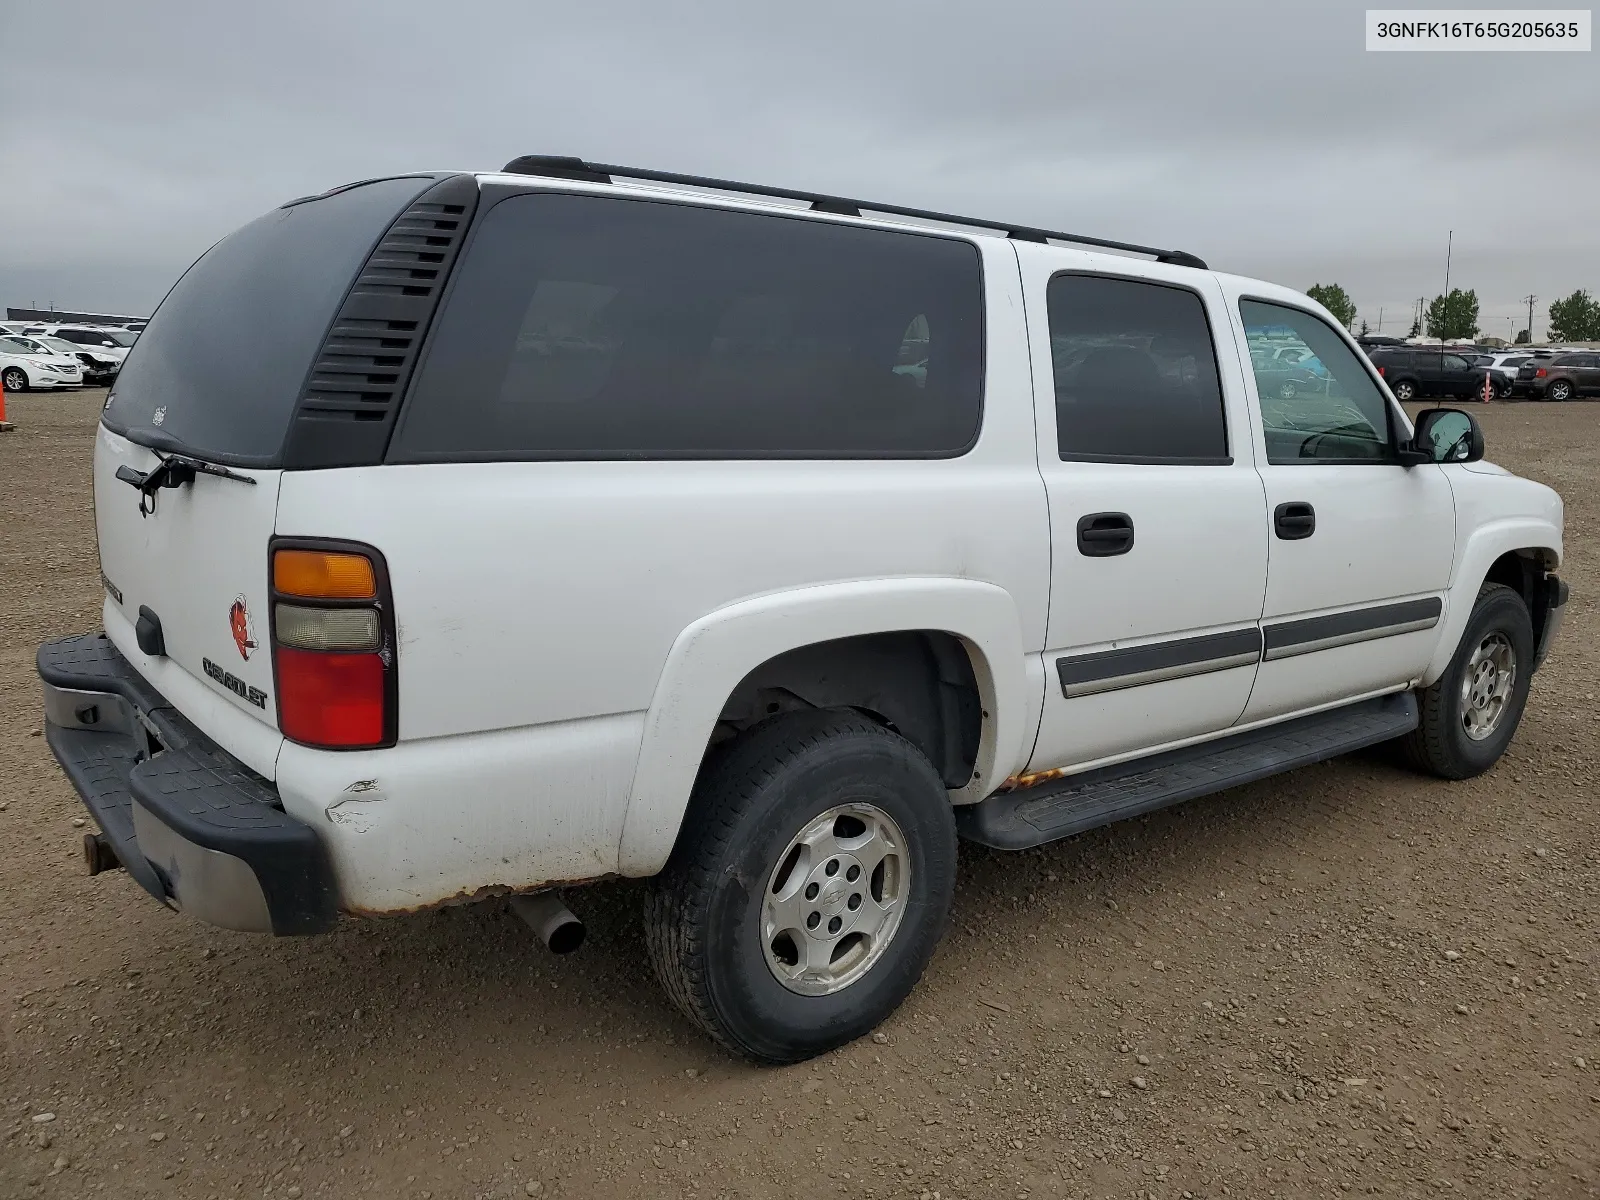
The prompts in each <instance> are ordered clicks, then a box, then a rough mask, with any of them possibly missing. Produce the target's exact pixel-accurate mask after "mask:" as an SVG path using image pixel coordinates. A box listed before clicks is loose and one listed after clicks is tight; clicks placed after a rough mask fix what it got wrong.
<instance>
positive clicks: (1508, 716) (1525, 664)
mask: <svg viewBox="0 0 1600 1200" xmlns="http://www.w3.org/2000/svg"><path fill="white" fill-rule="evenodd" d="M1494 632H1500V633H1503V634H1505V635H1506V638H1507V640H1509V641H1510V643H1511V649H1512V652H1513V653H1514V654H1515V655H1516V672H1517V674H1516V679H1515V681H1514V682H1513V685H1512V689H1511V702H1510V706H1509V708H1508V709H1507V711H1506V713H1505V715H1504V716H1503V717H1502V718H1501V721H1500V727H1499V728H1498V729H1496V730H1495V731H1494V733H1493V735H1491V736H1490V737H1487V738H1485V739H1484V740H1483V741H1481V742H1475V741H1473V740H1472V739H1471V738H1469V737H1468V736H1467V731H1466V730H1465V729H1463V728H1462V726H1461V708H1462V702H1461V682H1462V679H1463V677H1464V676H1465V674H1466V670H1467V664H1468V662H1470V661H1471V659H1472V655H1473V652H1474V651H1476V650H1477V648H1478V646H1479V645H1480V644H1481V643H1482V641H1483V639H1484V638H1486V637H1488V636H1489V634H1491V633H1494ZM1533 653H1534V647H1533V622H1532V621H1531V620H1530V618H1529V616H1528V609H1527V606H1526V605H1525V604H1523V602H1522V599H1521V598H1520V597H1519V596H1517V595H1516V593H1514V592H1512V591H1510V590H1497V591H1495V592H1492V593H1491V594H1490V595H1488V596H1486V597H1484V598H1483V599H1482V600H1480V601H1479V602H1478V606H1477V607H1476V609H1474V611H1473V614H1472V617H1471V619H1470V620H1468V622H1467V628H1466V632H1465V633H1463V634H1462V635H1461V644H1460V645H1459V646H1458V647H1457V648H1456V653H1455V657H1454V658H1453V659H1451V660H1450V667H1449V669H1448V670H1446V671H1445V674H1444V678H1443V679H1442V680H1441V681H1440V682H1441V684H1442V685H1443V686H1442V688H1441V689H1440V691H1441V695H1442V697H1443V699H1444V700H1445V702H1446V707H1447V710H1448V717H1449V720H1448V729H1447V731H1446V736H1447V737H1448V738H1449V742H1450V753H1451V754H1452V755H1453V756H1454V757H1455V758H1457V759H1458V760H1459V761H1460V762H1461V764H1462V765H1463V766H1464V767H1466V768H1468V770H1469V773H1471V774H1474V775H1475V774H1478V773H1479V772H1482V771H1486V770H1488V769H1489V768H1490V767H1491V766H1493V765H1494V764H1495V762H1496V761H1497V760H1498V759H1499V758H1500V756H1501V755H1502V754H1504V753H1505V751H1506V747H1507V746H1509V745H1510V744H1511V739H1512V738H1513V737H1515V736H1516V732H1517V727H1518V725H1520V724H1521V722H1522V713H1523V710H1524V709H1525V708H1526V707H1527V703H1528V687H1529V685H1530V683H1531V682H1532V675H1533Z"/></svg>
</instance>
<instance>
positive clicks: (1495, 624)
mask: <svg viewBox="0 0 1600 1200" xmlns="http://www.w3.org/2000/svg"><path fill="white" fill-rule="evenodd" d="M1491 648H1492V649H1491ZM1486 650H1487V651H1489V653H1488V654H1487V655H1486V654H1485V653H1484V652H1485V651H1486ZM1533 652H1534V646H1533V621H1532V620H1531V618H1530V617H1529V616H1528V606H1527V605H1526V604H1524V603H1523V602H1522V597H1521V596H1519V595H1518V594H1517V593H1516V592H1514V591H1512V590H1511V589H1510V588H1508V587H1505V586H1503V585H1502V584H1498V583H1486V584H1484V585H1483V587H1481V588H1479V589H1478V599H1477V602H1476V603H1475V604H1474V605H1473V607H1472V616H1471V617H1470V618H1468V620H1467V628H1466V631H1465V632H1464V633H1463V634H1462V635H1461V644H1460V645H1459V646H1457V647H1456V652H1455V656H1454V657H1453V658H1451V660H1450V665H1449V666H1448V667H1447V668H1445V672H1444V674H1443V675H1441V676H1440V677H1439V679H1438V680H1437V681H1436V682H1435V683H1434V684H1433V686H1431V687H1428V688H1424V689H1422V690H1421V691H1420V692H1418V694H1417V699H1418V701H1419V704H1420V707H1421V710H1422V711H1421V722H1420V723H1419V724H1418V726H1417V728H1416V729H1414V730H1412V731H1411V732H1410V733H1409V734H1407V735H1406V736H1405V738H1404V739H1402V741H1401V746H1402V748H1403V750H1404V753H1405V756H1406V758H1407V759H1408V760H1409V761H1410V763H1411V765H1412V766H1414V767H1416V768H1417V769H1418V770H1420V771H1425V772H1427V773H1429V774H1431V775H1437V776H1439V777H1440V778H1442V779H1470V778H1472V777H1473V776H1474V775H1481V774H1483V773H1484V772H1485V771H1487V770H1488V769H1489V768H1490V767H1492V766H1494V764H1495V763H1496V762H1498V761H1499V760H1500V756H1501V755H1502V754H1504V753H1505V750H1506V747H1507V746H1508V745H1510V744H1511V738H1512V736H1513V735H1515V733H1516V732H1517V724H1518V722H1520V721H1521V720H1522V712H1523V709H1524V708H1525V707H1526V706H1527V703H1528V684H1529V682H1530V677H1531V675H1532V673H1533ZM1507 662H1509V665H1510V668H1511V670H1510V675H1511V679H1510V682H1509V684H1505V686H1504V687H1503V689H1502V688H1501V687H1500V686H1499V684H1500V683H1501V681H1502V680H1503V678H1504V674H1505V668H1506V665H1507ZM1484 663H1487V664H1488V669H1487V674H1483V673H1484V672H1485V670H1486V668H1485V666H1484V665H1483V664H1484ZM1480 676H1481V677H1480ZM1475 685H1476V686H1475ZM1486 694H1487V695H1491V696H1492V695H1496V694H1498V695H1499V696H1500V698H1499V700H1498V703H1494V704H1492V705H1490V706H1484V705H1479V704H1475V703H1474V700H1476V699H1477V698H1479V697H1482V696H1484V695H1486ZM1491 709H1492V713H1493V717H1492V721H1490V722H1488V725H1487V728H1485V722H1484V720H1483V718H1484V717H1485V716H1486V715H1487V714H1488V713H1489V712H1490V711H1491ZM1474 725H1475V726H1476V729H1475V732H1469V726H1474Z"/></svg>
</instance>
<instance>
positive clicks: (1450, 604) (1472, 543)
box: [1421, 517, 1561, 687]
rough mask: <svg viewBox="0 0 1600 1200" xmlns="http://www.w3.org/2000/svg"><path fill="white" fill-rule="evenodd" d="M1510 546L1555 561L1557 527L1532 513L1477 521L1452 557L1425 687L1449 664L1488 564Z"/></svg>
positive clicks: (1424, 677)
mask: <svg viewBox="0 0 1600 1200" xmlns="http://www.w3.org/2000/svg"><path fill="white" fill-rule="evenodd" d="M1514 550H1540V551H1543V552H1544V553H1545V554H1548V555H1551V556H1552V557H1554V558H1555V560H1556V561H1557V562H1558V563H1559V562H1560V559H1561V530H1560V529H1559V528H1557V527H1556V526H1553V525H1551V524H1550V523H1549V522H1547V521H1542V520H1539V519H1538V518H1536V517H1513V518H1507V519H1504V520H1499V521H1493V522H1491V523H1489V524H1486V525H1481V526H1479V527H1478V528H1477V529H1475V530H1473V531H1472V535H1471V536H1470V537H1469V538H1468V539H1467V543H1466V545H1465V546H1463V547H1462V548H1461V552H1460V554H1459V555H1458V556H1457V559H1456V563H1457V566H1456V570H1455V579H1454V580H1453V581H1452V583H1451V585H1450V592H1449V594H1448V595H1447V596H1446V598H1445V610H1444V618H1443V620H1441V621H1440V623H1439V641H1438V643H1437V644H1436V645H1435V646H1434V650H1433V658H1432V659H1430V660H1429V662H1428V666H1427V668H1426V669H1425V670H1424V671H1423V673H1422V679H1421V686H1423V687H1429V686H1430V685H1432V684H1433V683H1435V682H1437V681H1438V679H1439V677H1440V676H1441V675H1443V674H1444V673H1445V670H1446V668H1448V667H1449V666H1450V660H1451V659H1452V658H1454V657H1455V653H1456V647H1457V646H1458V645H1459V644H1460V642H1461V635H1462V634H1463V633H1465V632H1466V629H1467V622H1468V621H1469V620H1470V619H1471V617H1472V608H1473V605H1474V603H1475V602H1476V601H1477V598H1478V588H1479V587H1480V586H1482V584H1483V581H1484V579H1485V578H1487V577H1488V574H1489V568H1490V567H1492V566H1493V565H1494V562H1495V560H1496V559H1497V558H1499V557H1500V556H1501V555H1502V554H1507V553H1510V552H1511V551H1514Z"/></svg>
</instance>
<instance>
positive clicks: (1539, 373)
mask: <svg viewBox="0 0 1600 1200" xmlns="http://www.w3.org/2000/svg"><path fill="white" fill-rule="evenodd" d="M1546 374H1547V372H1546V371H1545V369H1544V368H1543V367H1539V368H1538V369H1537V370H1535V371H1534V373H1533V377H1534V378H1535V379H1543V378H1544V377H1545V375H1546Z"/></svg>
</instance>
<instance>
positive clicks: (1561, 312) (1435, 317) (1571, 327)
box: [1306, 283, 1600, 342]
mask: <svg viewBox="0 0 1600 1200" xmlns="http://www.w3.org/2000/svg"><path fill="white" fill-rule="evenodd" d="M1306 295H1308V296H1310V297H1311V298H1312V299H1313V300H1315V301H1316V302H1317V303H1318V304H1320V305H1322V307H1323V308H1325V309H1327V310H1328V311H1329V312H1330V313H1332V314H1333V316H1334V319H1335V320H1337V321H1338V322H1339V324H1341V325H1343V326H1344V327H1345V328H1346V329H1349V328H1351V326H1352V325H1353V324H1354V322H1355V319H1356V304H1355V301H1354V300H1352V299H1350V293H1349V292H1347V291H1345V290H1344V288H1342V287H1340V286H1339V285H1338V284H1337V283H1316V284H1312V285H1311V287H1309V288H1307V289H1306ZM1549 330H1550V332H1549V340H1550V341H1552V342H1600V300H1597V299H1595V298H1594V297H1593V296H1591V295H1589V293H1588V291H1586V290H1585V289H1583V288H1579V289H1578V290H1577V291H1575V292H1573V293H1572V295H1570V296H1567V297H1565V298H1564V299H1561V300H1553V301H1551V302H1550V325H1549ZM1424 331H1426V332H1427V335H1428V336H1429V337H1435V338H1445V339H1447V340H1455V339H1458V338H1475V337H1477V336H1478V333H1479V329H1478V293H1477V292H1476V291H1475V290H1474V289H1471V288H1451V289H1450V291H1449V293H1448V294H1447V295H1440V296H1435V297H1434V298H1433V300H1432V301H1431V302H1430V303H1429V304H1428V307H1427V308H1426V309H1425V310H1424V312H1423V315H1422V317H1421V318H1420V319H1417V320H1413V321H1412V322H1411V336H1412V337H1417V336H1418V335H1420V334H1421V333H1423V332H1424ZM1360 332H1361V333H1362V334H1363V335H1365V334H1367V333H1369V332H1371V330H1370V329H1369V328H1368V326H1367V323H1366V322H1365V321H1363V322H1362V323H1361V330H1360ZM1530 340H1531V332H1530V331H1529V330H1527V329H1523V330H1520V331H1518V333H1517V341H1518V342H1526V341H1530Z"/></svg>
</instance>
